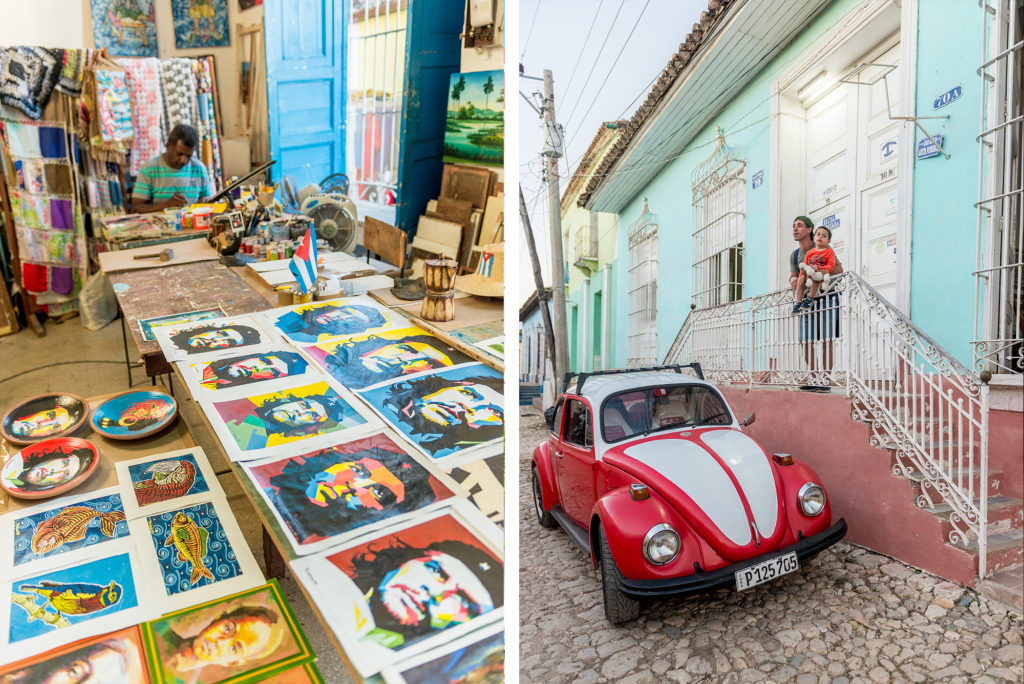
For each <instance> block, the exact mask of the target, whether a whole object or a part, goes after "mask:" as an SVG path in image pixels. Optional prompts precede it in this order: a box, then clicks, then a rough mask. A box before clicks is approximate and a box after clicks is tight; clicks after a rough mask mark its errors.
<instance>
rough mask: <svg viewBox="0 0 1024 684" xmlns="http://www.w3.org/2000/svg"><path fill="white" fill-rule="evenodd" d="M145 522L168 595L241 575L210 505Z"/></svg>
mask: <svg viewBox="0 0 1024 684" xmlns="http://www.w3.org/2000/svg"><path fill="white" fill-rule="evenodd" d="M147 522H148V523H149V533H150V536H151V538H152V540H153V546H154V547H156V558H157V562H158V563H159V565H160V570H161V572H163V575H164V588H165V589H166V591H167V594H168V596H173V595H174V594H180V593H181V592H183V591H189V590H191V589H196V588H198V587H205V586H207V585H210V584H216V583H217V582H220V581H222V580H226V579H231V578H232V577H238V576H240V575H241V574H242V567H241V565H239V563H238V558H237V556H236V555H235V551H234V549H232V548H231V544H230V543H228V533H227V531H226V530H225V529H224V526H223V525H222V524H221V520H220V517H219V516H218V515H217V510H216V509H215V508H214V506H213V504H212V503H202V504H199V505H197V506H189V507H188V508H181V509H178V510H176V511H169V512H167V513H161V514H160V515H154V516H150V517H149V518H147Z"/></svg>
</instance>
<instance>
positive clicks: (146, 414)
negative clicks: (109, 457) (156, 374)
mask: <svg viewBox="0 0 1024 684" xmlns="http://www.w3.org/2000/svg"><path fill="white" fill-rule="evenodd" d="M177 411H178V405H177V403H176V402H175V401H174V398H173V397H171V396H170V395H169V394H165V393H164V392H158V391H156V390H138V391H135V392H125V393H124V394H119V395H117V396H115V397H111V398H110V399H108V400H107V401H105V402H103V403H102V404H100V405H99V406H97V407H96V410H95V411H94V412H93V414H92V428H93V430H95V431H96V432H98V433H100V434H101V435H103V436H105V437H111V438H113V439H135V438H138V437H144V436H146V435H150V434H153V433H154V432H158V431H160V430H163V429H164V428H165V427H167V426H168V425H170V424H171V421H172V420H174V417H175V415H177Z"/></svg>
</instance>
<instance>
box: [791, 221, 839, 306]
mask: <svg viewBox="0 0 1024 684" xmlns="http://www.w3.org/2000/svg"><path fill="white" fill-rule="evenodd" d="M831 241H832V231H831V230H829V229H828V228H826V227H825V226H818V227H817V228H815V229H814V247H813V248H812V249H809V250H808V251H807V256H805V257H804V262H803V263H802V264H800V271H801V272H800V276H799V277H798V278H797V282H796V304H794V305H793V313H796V312H797V311H799V310H800V309H801V308H804V309H806V308H808V307H809V306H810V305H811V297H815V296H817V294H818V288H819V287H820V286H821V285H822V284H825V285H828V281H829V278H830V277H831V273H832V271H833V270H835V267H836V253H835V252H833V251H832V248H831V247H829V246H828V243H829V242H831ZM808 278H809V279H810V281H811V285H810V288H809V292H808V293H807V295H806V296H804V288H805V287H806V286H807V280H808Z"/></svg>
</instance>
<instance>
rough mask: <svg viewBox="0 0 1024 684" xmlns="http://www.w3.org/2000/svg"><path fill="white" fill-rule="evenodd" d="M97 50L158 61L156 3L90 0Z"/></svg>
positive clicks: (139, 0)
mask: <svg viewBox="0 0 1024 684" xmlns="http://www.w3.org/2000/svg"><path fill="white" fill-rule="evenodd" d="M90 7H91V9H92V36H93V42H94V44H95V45H96V49H97V50H99V49H100V48H107V51H108V52H109V53H110V54H111V55H116V56H119V57H156V54H157V52H156V0H90Z"/></svg>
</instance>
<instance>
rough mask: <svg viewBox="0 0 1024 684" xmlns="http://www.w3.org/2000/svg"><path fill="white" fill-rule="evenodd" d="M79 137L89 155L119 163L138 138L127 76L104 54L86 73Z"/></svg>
mask: <svg viewBox="0 0 1024 684" xmlns="http://www.w3.org/2000/svg"><path fill="white" fill-rule="evenodd" d="M78 137H79V140H80V141H81V142H82V145H83V147H85V149H86V151H87V152H88V155H89V156H91V157H95V158H96V159H99V160H101V161H110V162H114V163H118V164H124V163H125V155H126V154H127V153H128V151H129V150H130V149H132V144H133V142H134V139H135V127H134V125H133V124H132V106H131V94H130V93H129V91H128V81H127V75H126V73H125V71H124V69H122V68H121V67H120V66H119V65H118V64H116V63H115V62H112V61H110V60H108V59H106V58H104V57H102V56H98V57H97V58H96V60H95V61H94V62H93V65H92V67H91V68H89V69H88V70H87V71H86V73H85V79H84V84H83V88H82V95H81V100H80V108H79V127H78Z"/></svg>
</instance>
